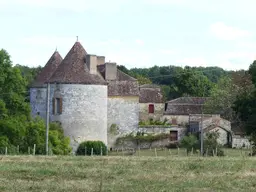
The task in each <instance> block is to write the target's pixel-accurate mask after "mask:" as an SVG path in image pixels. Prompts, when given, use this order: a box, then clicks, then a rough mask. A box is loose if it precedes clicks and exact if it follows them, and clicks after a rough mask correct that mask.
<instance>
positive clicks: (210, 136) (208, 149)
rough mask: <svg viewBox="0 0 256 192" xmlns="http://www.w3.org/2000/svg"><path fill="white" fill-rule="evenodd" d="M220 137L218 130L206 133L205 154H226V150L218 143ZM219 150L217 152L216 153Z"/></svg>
mask: <svg viewBox="0 0 256 192" xmlns="http://www.w3.org/2000/svg"><path fill="white" fill-rule="evenodd" d="M218 138H219V133H218V132H210V133H207V134H206V139H205V140H204V155H207V156H213V155H217V156H224V151H223V150H222V149H221V145H219V144H218V142H217V139H218ZM216 150H217V154H216Z"/></svg>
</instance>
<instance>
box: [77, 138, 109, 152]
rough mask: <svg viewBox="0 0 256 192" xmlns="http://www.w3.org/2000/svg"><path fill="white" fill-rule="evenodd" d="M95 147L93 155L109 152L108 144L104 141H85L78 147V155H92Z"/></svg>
mask: <svg viewBox="0 0 256 192" xmlns="http://www.w3.org/2000/svg"><path fill="white" fill-rule="evenodd" d="M92 149H93V155H101V153H102V155H106V154H107V146H106V145H105V144H104V143H103V142H102V141H85V142H82V143H80V145H79V147H78V148H77V151H76V154H77V155H85V153H86V155H91V151H92Z"/></svg>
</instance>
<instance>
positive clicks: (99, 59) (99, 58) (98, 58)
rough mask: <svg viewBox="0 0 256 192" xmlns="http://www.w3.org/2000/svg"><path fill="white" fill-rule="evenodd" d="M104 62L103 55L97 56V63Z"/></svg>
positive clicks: (101, 63)
mask: <svg viewBox="0 0 256 192" xmlns="http://www.w3.org/2000/svg"><path fill="white" fill-rule="evenodd" d="M103 64H105V57H104V56H97V65H103Z"/></svg>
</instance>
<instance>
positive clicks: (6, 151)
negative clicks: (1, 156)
mask: <svg viewBox="0 0 256 192" xmlns="http://www.w3.org/2000/svg"><path fill="white" fill-rule="evenodd" d="M7 154H8V148H7V147H5V155H7Z"/></svg>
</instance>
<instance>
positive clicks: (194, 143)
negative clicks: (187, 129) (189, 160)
mask: <svg viewBox="0 0 256 192" xmlns="http://www.w3.org/2000/svg"><path fill="white" fill-rule="evenodd" d="M198 143H199V141H198V140H197V137H196V136H195V135H193V134H190V133H189V134H188V135H187V136H185V137H183V138H182V140H181V141H180V145H181V147H184V148H186V149H187V153H188V152H191V151H192V149H198V148H199V145H198ZM194 152H196V150H194Z"/></svg>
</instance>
